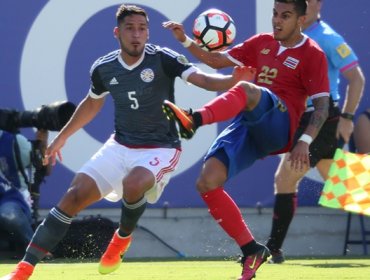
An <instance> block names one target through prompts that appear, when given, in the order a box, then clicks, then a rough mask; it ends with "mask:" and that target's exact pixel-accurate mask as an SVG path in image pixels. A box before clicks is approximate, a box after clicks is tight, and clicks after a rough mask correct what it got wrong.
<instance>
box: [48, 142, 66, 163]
mask: <svg viewBox="0 0 370 280" xmlns="http://www.w3.org/2000/svg"><path fill="white" fill-rule="evenodd" d="M65 142H66V140H64V139H63V138H62V137H60V135H57V136H56V137H55V138H54V140H53V141H51V143H50V144H49V146H48V147H47V148H46V151H45V155H44V159H43V164H44V165H48V164H49V163H51V165H55V164H56V158H57V157H58V158H59V160H60V161H63V157H62V154H61V152H60V149H61V148H62V147H63V146H64V144H65Z"/></svg>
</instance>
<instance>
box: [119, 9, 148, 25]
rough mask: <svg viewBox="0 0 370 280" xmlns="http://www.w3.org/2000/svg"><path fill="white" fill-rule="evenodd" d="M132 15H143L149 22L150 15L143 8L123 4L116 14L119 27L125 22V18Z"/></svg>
mask: <svg viewBox="0 0 370 280" xmlns="http://www.w3.org/2000/svg"><path fill="white" fill-rule="evenodd" d="M130 15H142V16H144V17H145V18H146V21H147V22H149V18H148V14H147V13H146V11H145V10H144V9H143V8H140V7H138V6H135V5H125V4H122V5H121V6H119V8H118V10H117V13H116V19H117V25H119V24H120V23H121V22H123V21H124V19H125V17H127V16H130Z"/></svg>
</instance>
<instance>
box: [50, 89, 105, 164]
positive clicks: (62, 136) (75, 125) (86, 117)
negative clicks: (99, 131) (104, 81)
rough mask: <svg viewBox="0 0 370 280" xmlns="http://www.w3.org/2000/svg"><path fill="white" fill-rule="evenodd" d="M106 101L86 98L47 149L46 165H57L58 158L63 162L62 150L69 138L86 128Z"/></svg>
mask: <svg viewBox="0 0 370 280" xmlns="http://www.w3.org/2000/svg"><path fill="white" fill-rule="evenodd" d="M104 100H105V98H99V99H94V98H91V97H90V96H86V97H85V98H84V99H83V100H82V101H81V102H80V104H79V105H78V106H77V108H76V111H75V112H74V114H73V115H72V117H71V119H70V120H69V121H68V123H67V124H66V125H65V126H64V127H63V128H62V129H61V131H60V132H59V133H58V135H57V136H56V137H55V138H54V139H53V140H52V141H51V142H50V144H49V146H48V147H47V149H46V151H45V156H44V161H43V163H44V165H48V164H49V162H51V164H52V165H55V163H56V157H58V158H59V160H61V161H62V160H63V157H62V154H61V152H60V150H61V148H62V147H63V146H64V145H65V143H66V141H67V139H68V137H69V136H71V135H72V134H73V133H75V132H76V131H77V130H79V129H80V128H82V127H83V126H85V125H86V124H87V123H89V122H90V121H91V120H92V119H93V118H94V117H95V116H96V114H97V113H98V112H99V111H100V109H101V108H102V106H103V105H104Z"/></svg>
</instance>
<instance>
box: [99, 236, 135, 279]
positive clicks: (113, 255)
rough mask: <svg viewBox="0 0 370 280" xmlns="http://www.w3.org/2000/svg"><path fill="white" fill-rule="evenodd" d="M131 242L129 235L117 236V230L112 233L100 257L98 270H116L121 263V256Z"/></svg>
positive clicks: (104, 272) (102, 272)
mask: <svg viewBox="0 0 370 280" xmlns="http://www.w3.org/2000/svg"><path fill="white" fill-rule="evenodd" d="M130 244H131V235H130V236H128V237H125V238H122V237H120V236H118V231H116V232H115V233H114V235H113V238H112V240H111V241H110V242H109V245H108V247H107V249H106V250H105V252H104V254H103V255H102V257H101V258H100V262H99V272H100V273H101V274H108V273H111V272H113V271H115V270H117V269H118V268H119V267H120V265H121V263H122V257H123V255H124V254H125V253H126V251H127V249H128V247H130Z"/></svg>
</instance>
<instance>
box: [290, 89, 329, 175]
mask: <svg viewBox="0 0 370 280" xmlns="http://www.w3.org/2000/svg"><path fill="white" fill-rule="evenodd" d="M312 103H313V106H314V108H315V110H314V112H313V113H312V116H311V118H310V121H309V124H308V126H307V128H306V130H305V132H304V134H303V135H302V136H301V138H300V139H299V140H298V142H297V144H296V145H295V146H294V148H293V150H292V151H291V153H290V158H289V160H290V162H291V167H292V168H293V169H295V170H299V171H302V170H303V169H305V168H308V167H309V146H310V144H311V142H312V141H313V139H315V137H316V136H317V134H318V133H319V131H320V129H321V127H322V125H323V124H324V122H325V121H326V119H327V118H328V115H329V97H328V96H323V97H318V98H315V99H313V100H312Z"/></svg>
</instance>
